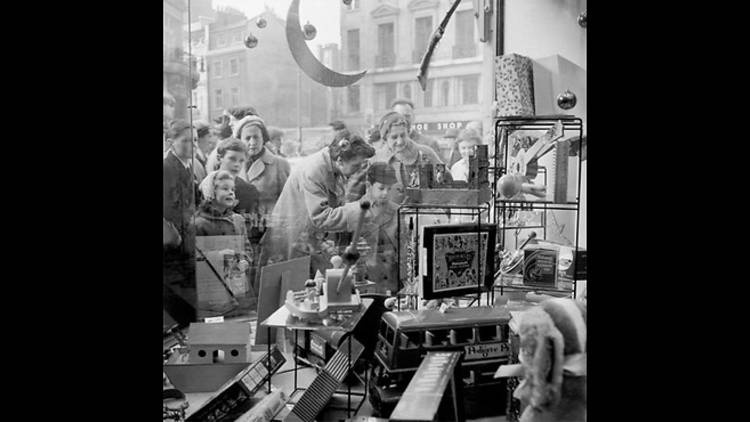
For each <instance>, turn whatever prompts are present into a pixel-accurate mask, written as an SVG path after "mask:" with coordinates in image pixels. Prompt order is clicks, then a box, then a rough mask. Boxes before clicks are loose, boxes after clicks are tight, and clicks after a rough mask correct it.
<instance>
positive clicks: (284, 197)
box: [261, 132, 375, 270]
mask: <svg viewBox="0 0 750 422" xmlns="http://www.w3.org/2000/svg"><path fill="white" fill-rule="evenodd" d="M374 154H375V150H374V149H373V148H372V147H371V146H370V145H368V144H367V143H366V142H365V141H364V139H362V138H361V137H360V136H357V135H353V136H352V135H349V134H348V132H341V133H339V134H337V135H336V136H335V137H334V139H333V141H331V143H330V144H329V146H327V147H325V148H323V149H321V150H320V151H318V152H316V153H314V154H312V155H309V156H307V157H305V158H304V159H303V161H301V162H300V163H299V165H298V166H296V167H295V169H294V171H293V172H292V174H291V175H290V176H289V180H288V181H287V183H286V185H285V186H284V190H283V192H282V193H281V196H280V197H279V201H278V202H277V203H276V207H275V208H274V210H273V214H272V216H271V221H270V227H269V229H268V231H267V232H266V234H265V236H264V238H263V240H262V242H261V244H262V246H263V254H264V257H265V258H262V259H261V263H265V262H266V261H267V259H268V258H272V259H273V260H274V261H280V260H287V259H291V258H296V257H300V256H304V255H310V252H311V251H320V250H321V249H323V248H324V246H323V244H324V243H325V242H326V241H327V240H328V241H331V240H332V241H333V243H334V244H336V245H338V246H344V245H342V242H339V241H337V240H334V239H333V238H334V237H336V236H335V233H342V232H352V231H354V229H355V227H356V225H357V220H358V219H359V215H360V204H359V202H349V203H345V199H344V196H345V186H346V181H347V178H349V177H350V176H351V175H353V174H355V173H357V172H358V171H359V169H360V168H361V167H362V166H364V165H365V164H366V161H367V159H368V158H370V157H372V156H373V155H374ZM313 255H314V256H313V257H312V267H313V270H315V269H323V268H326V267H327V266H328V262H327V259H325V257H318V256H315V255H316V254H313ZM318 255H319V254H318ZM318 258H319V259H318Z"/></svg>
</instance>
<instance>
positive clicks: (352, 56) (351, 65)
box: [346, 29, 359, 70]
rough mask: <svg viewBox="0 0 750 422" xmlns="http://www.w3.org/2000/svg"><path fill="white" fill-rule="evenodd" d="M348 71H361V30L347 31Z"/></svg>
mask: <svg viewBox="0 0 750 422" xmlns="http://www.w3.org/2000/svg"><path fill="white" fill-rule="evenodd" d="M346 66H347V70H357V69H359V29H350V30H348V31H346Z"/></svg>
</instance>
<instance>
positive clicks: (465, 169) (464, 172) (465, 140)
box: [451, 129, 482, 182]
mask: <svg viewBox="0 0 750 422" xmlns="http://www.w3.org/2000/svg"><path fill="white" fill-rule="evenodd" d="M456 141H457V142H458V152H459V154H461V159H460V160H458V161H457V162H456V164H454V165H453V167H451V175H452V176H453V180H462V181H464V182H467V181H468V179H469V157H471V156H472V155H474V148H475V147H476V146H477V145H479V144H480V143H481V142H482V140H481V138H480V137H479V135H478V134H477V133H476V132H475V131H474V130H471V129H464V130H462V131H461V132H460V133H459V134H458V137H457V138H456Z"/></svg>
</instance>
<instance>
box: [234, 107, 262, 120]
mask: <svg viewBox="0 0 750 422" xmlns="http://www.w3.org/2000/svg"><path fill="white" fill-rule="evenodd" d="M227 113H229V114H231V115H232V117H234V118H235V119H237V120H240V119H242V118H243V117H245V116H257V115H258V112H257V111H255V107H253V106H241V107H232V108H230V109H228V110H227Z"/></svg>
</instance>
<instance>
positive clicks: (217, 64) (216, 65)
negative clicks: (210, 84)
mask: <svg viewBox="0 0 750 422" xmlns="http://www.w3.org/2000/svg"><path fill="white" fill-rule="evenodd" d="M212 70H213V77H214V78H221V62H218V61H217V62H214V66H213V69H212Z"/></svg>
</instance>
